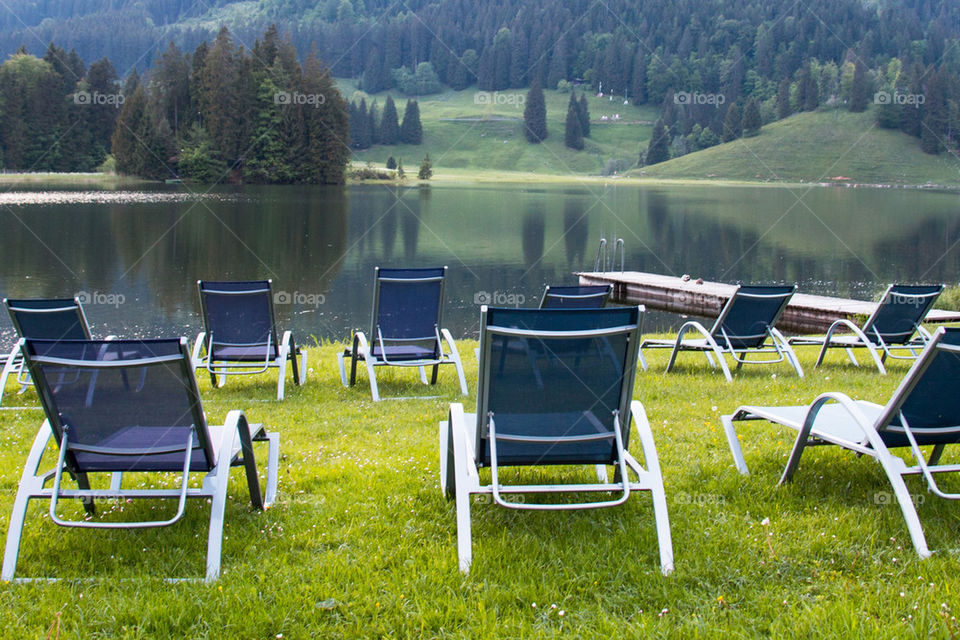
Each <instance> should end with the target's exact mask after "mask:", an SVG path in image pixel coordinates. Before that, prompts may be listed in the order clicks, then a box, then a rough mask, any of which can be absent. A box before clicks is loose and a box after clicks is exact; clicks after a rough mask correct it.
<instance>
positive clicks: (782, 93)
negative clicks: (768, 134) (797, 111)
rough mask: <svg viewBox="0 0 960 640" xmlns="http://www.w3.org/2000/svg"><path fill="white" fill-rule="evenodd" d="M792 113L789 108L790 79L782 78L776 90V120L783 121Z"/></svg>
mask: <svg viewBox="0 0 960 640" xmlns="http://www.w3.org/2000/svg"><path fill="white" fill-rule="evenodd" d="M791 113H793V110H792V109H791V108H790V79H789V78H784V79H782V80H781V81H780V86H779V87H778V88H777V119H778V120H783V119H784V118H786V117H789V115H790V114H791Z"/></svg>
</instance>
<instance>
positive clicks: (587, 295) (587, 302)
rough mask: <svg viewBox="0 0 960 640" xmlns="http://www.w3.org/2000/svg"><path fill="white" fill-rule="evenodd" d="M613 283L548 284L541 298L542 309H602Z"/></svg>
mask: <svg viewBox="0 0 960 640" xmlns="http://www.w3.org/2000/svg"><path fill="white" fill-rule="evenodd" d="M612 291H613V285H610V284H604V285H569V286H567V285H564V286H552V285H547V287H546V289H544V290H543V297H542V298H540V308H541V309H601V308H603V307H604V306H606V304H607V298H609V297H610V293H611V292H612Z"/></svg>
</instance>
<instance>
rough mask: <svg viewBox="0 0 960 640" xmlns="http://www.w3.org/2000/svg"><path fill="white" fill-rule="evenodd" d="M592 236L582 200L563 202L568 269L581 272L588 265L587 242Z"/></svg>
mask: <svg viewBox="0 0 960 640" xmlns="http://www.w3.org/2000/svg"><path fill="white" fill-rule="evenodd" d="M589 235H590V225H589V224H588V214H587V209H586V206H585V205H584V203H583V200H582V199H581V198H576V197H570V196H568V197H567V198H565V199H564V201H563V243H564V246H565V248H566V252H567V267H568V268H570V269H571V270H579V269H582V268H583V267H584V265H585V264H586V258H587V256H586V251H587V241H588V240H589Z"/></svg>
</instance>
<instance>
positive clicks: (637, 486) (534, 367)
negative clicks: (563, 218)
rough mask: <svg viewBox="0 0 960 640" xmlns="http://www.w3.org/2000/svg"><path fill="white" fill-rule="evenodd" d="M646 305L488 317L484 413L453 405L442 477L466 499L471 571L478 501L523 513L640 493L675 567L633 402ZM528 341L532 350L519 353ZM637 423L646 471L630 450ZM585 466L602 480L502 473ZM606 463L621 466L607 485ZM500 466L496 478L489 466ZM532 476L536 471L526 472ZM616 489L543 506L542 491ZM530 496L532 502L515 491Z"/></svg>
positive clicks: (463, 526)
mask: <svg viewBox="0 0 960 640" xmlns="http://www.w3.org/2000/svg"><path fill="white" fill-rule="evenodd" d="M640 313H641V311H640V309H639V308H638V307H619V308H610V309H497V308H492V309H488V308H487V307H483V309H482V310H481V320H480V326H481V335H480V344H481V352H480V371H479V374H478V378H479V381H480V382H479V388H478V390H477V399H478V400H477V412H476V414H473V415H470V414H465V413H464V410H463V406H462V405H461V404H459V403H455V404H452V405H450V415H449V419H448V420H447V422H444V423H442V424H441V426H440V453H441V459H440V466H441V471H440V475H441V482H442V487H443V489H444V492H445V493H446V494H447V496H448V497H449V498H455V499H456V504H457V550H458V556H459V560H460V568H461V570H462V571H467V570H468V569H469V566H470V563H471V558H472V542H471V534H470V502H471V495H475V494H480V495H484V496H490V497H492V498H493V501H494V502H495V503H496V504H498V505H500V506H503V507H507V508H513V509H536V510H545V509H550V510H566V509H593V508H599V507H609V506H615V505H619V504H622V503H623V502H625V501H626V500H627V499H628V498H629V496H630V494H631V492H633V491H650V492H651V494H652V496H653V502H654V513H655V519H656V525H657V537H658V540H659V546H660V563H661V570H662V571H663V572H664V573H665V574H666V573H669V572H670V571H672V569H673V547H672V543H671V540H670V527H669V522H668V518H667V511H666V497H665V494H664V491H663V479H662V477H661V474H660V467H659V463H658V462H657V456H656V448H655V446H654V444H653V435H652V433H651V431H650V424H649V422H648V421H647V418H646V412H645V410H644V409H643V405H642V404H641V403H640V402H638V401H634V400H633V399H632V394H633V382H634V377H635V372H636V367H637V354H638V349H637V343H638V342H639V339H640ZM518 344H523V345H525V347H524V348H517V345H518ZM631 424H632V425H634V426H635V427H636V430H637V432H638V433H637V437H639V438H640V448H641V449H642V451H643V458H644V462H645V465H646V466H645V467H644V466H642V465H641V464H640V463H639V462H638V461H637V459H636V458H634V457H633V456H632V455H631V454H630V453H629V451H628V446H629V440H630V433H631V428H630V427H631ZM553 465H564V466H568V465H569V466H587V467H589V468H590V470H591V471H595V472H596V473H597V475H598V482H596V483H582V482H575V483H565V484H547V483H545V482H543V481H542V480H541V477H542V476H545V475H546V474H545V473H544V472H542V471H540V473H538V474H537V475H536V478H537V480H538V482H535V483H531V484H506V483H503V482H502V481H501V480H500V476H499V470H500V469H502V468H504V467H508V466H510V467H530V468H534V469H537V470H538V471H539V470H541V469H542V468H543V467H545V466H553ZM607 466H613V467H614V469H615V479H614V481H613V482H608V481H607ZM483 467H488V468H489V469H490V482H489V483H485V482H483V481H482V480H481V475H480V473H479V470H480V469H481V468H483ZM525 475H529V472H527V473H526V474H525ZM597 492H599V493H606V494H609V496H610V497H609V499H602V500H585V499H580V500H567V501H562V502H555V501H543V500H538V499H536V497H535V496H537V495H539V494H568V495H569V494H577V495H589V494H594V493H597ZM514 494H523V495H524V497H525V499H524V500H522V501H517V500H511V499H509V496H511V495H514Z"/></svg>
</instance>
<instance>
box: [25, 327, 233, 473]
mask: <svg viewBox="0 0 960 640" xmlns="http://www.w3.org/2000/svg"><path fill="white" fill-rule="evenodd" d="M22 345H23V347H22V350H23V351H24V356H25V358H26V360H27V365H28V366H29V368H30V374H31V376H32V377H33V380H34V382H35V384H36V385H37V389H38V392H39V394H40V398H41V402H42V403H43V408H44V411H45V412H46V414H47V419H48V420H49V421H50V425H51V427H52V428H53V431H54V435H55V437H56V439H57V442H58V443H60V441H61V437H62V435H63V430H64V428H67V427H69V432H68V446H67V450H68V455H67V464H68V466H69V468H70V469H71V470H72V471H74V472H81V473H83V472H92V471H182V470H183V464H184V456H185V452H186V444H187V439H188V436H190V434H191V433H192V434H193V451H192V454H191V469H192V470H195V471H208V470H209V469H211V468H213V465H214V462H215V460H214V454H213V449H212V447H211V443H210V442H209V436H208V433H207V426H206V423H205V422H204V417H203V409H202V407H201V405H200V396H199V393H198V392H197V387H196V382H195V380H194V377H193V372H192V370H191V368H190V358H189V355H188V353H187V346H186V341H185V340H184V341H181V340H179V339H172V340H144V341H138V340H109V341H104V340H77V341H53V340H24V341H22Z"/></svg>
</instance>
